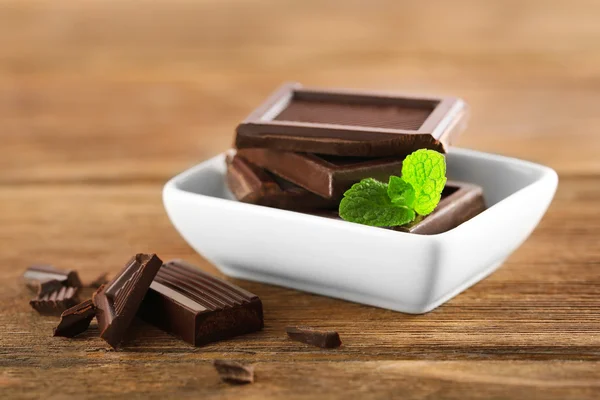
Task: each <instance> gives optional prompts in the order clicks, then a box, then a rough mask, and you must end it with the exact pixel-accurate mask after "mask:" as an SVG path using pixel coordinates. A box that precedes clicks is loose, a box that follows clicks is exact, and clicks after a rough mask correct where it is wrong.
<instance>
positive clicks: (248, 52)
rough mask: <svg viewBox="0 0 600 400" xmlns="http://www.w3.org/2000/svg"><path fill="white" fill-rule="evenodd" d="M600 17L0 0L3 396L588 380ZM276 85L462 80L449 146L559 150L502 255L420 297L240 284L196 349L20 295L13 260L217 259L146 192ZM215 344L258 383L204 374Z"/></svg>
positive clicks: (220, 143) (469, 394)
mask: <svg viewBox="0 0 600 400" xmlns="http://www.w3.org/2000/svg"><path fill="white" fill-rule="evenodd" d="M315 7H318V10H319V11H318V12H315V11H314V10H315ZM599 12H600V4H599V3H597V2H594V1H589V0H571V1H563V0H552V1H544V0H531V1H512V0H511V1H488V2H480V1H476V0H456V1H452V2H446V1H435V2H399V1H391V0H389V1H385V0H376V1H369V2H361V1H345V2H343V4H341V3H339V2H335V1H333V0H326V1H318V2H317V1H316V0H315V1H312V0H305V1H291V0H288V1H278V2H269V1H266V0H258V1H254V2H246V1H242V0H230V1H227V2H223V1H215V0H200V1H189V0H175V1H160V2H159V1H155V2H144V3H143V6H141V5H140V3H139V2H135V1H131V0H125V1H115V0H109V1H97V0H91V1H86V2H53V1H48V0H35V1H34V0H0V282H2V285H0V397H2V398H32V399H33V398H40V397H46V398H48V397H50V398H51V397H55V398H61V397H67V396H69V397H71V396H83V397H85V396H89V395H90V393H93V392H97V391H99V390H105V391H106V392H104V394H105V397H112V398H121V397H127V398H130V397H132V396H133V397H136V396H142V397H146V396H148V397H157V398H164V397H174V398H188V397H189V398H197V397H207V398H236V397H244V398H257V399H258V398H261V399H262V398H314V397H319V398H347V397H352V396H354V397H359V398H367V399H368V398H389V397H392V396H400V395H401V396H402V398H407V399H411V398H436V399H437V398H450V399H453V398H456V399H463V398H481V399H487V398H534V397H538V398H544V399H565V398H580V399H585V398H590V399H593V398H598V397H599V396H600V388H599V385H598V382H600V372H599V371H600V368H599V365H598V362H600V335H599V333H600V311H599V310H600V289H599V288H600V244H599V239H598V234H599V233H600V211H599V210H598V203H599V202H600V158H598V156H597V155H598V154H599V153H600V134H598V129H599V128H600V117H599V114H598V111H597V108H598V101H599V100H600V87H599V86H598V82H599V77H600V75H599V73H598V71H600V51H599V50H600V25H598V24H597V15H598V13H599ZM289 80H298V81H300V82H302V83H303V84H305V85H309V86H332V87H357V88H364V89H375V90H405V91H409V92H410V91H413V92H425V93H430V94H439V95H458V96H461V97H464V98H465V99H466V100H467V102H468V103H469V104H470V105H471V107H472V115H473V117H472V121H471V124H470V128H469V129H468V131H467V132H466V133H465V134H464V135H463V137H462V139H461V141H460V145H461V146H464V147H470V148H475V149H479V150H484V151H491V152H495V153H501V154H506V155H511V156H516V157H520V158H525V159H529V160H532V161H537V162H541V163H544V164H548V165H550V166H552V167H554V168H556V169H557V170H558V172H559V175H560V178H561V182H560V184H559V189H558V192H557V195H556V199H555V201H554V203H553V204H552V206H551V207H550V210H549V212H548V214H547V216H546V217H545V218H544V220H543V221H542V223H541V225H540V226H539V228H538V229H537V230H536V231H535V232H534V234H533V236H532V237H531V238H530V239H529V240H528V241H527V242H526V243H525V244H524V245H523V246H522V247H521V248H520V249H519V250H518V251H517V252H516V253H515V254H514V255H513V256H512V257H511V258H510V259H509V260H508V261H507V262H506V264H505V265H504V266H503V267H502V268H501V269H500V270H499V271H498V272H496V273H495V274H494V275H492V276H491V277H489V278H488V279H486V280H485V281H483V282H481V283H479V284H477V285H475V286H474V287H472V288H471V289H469V290H467V291H466V292H465V293H463V294H461V295H460V296H458V297H456V298H455V299H453V300H452V301H451V302H449V303H448V304H446V305H444V306H442V307H440V308H439V309H437V310H435V311H434V312H431V313H429V314H426V315H422V316H410V315H404V314H399V313H394V312H391V311H386V310H380V309H376V308H372V307H366V306H361V305H357V304H352V303H348V302H343V301H339V300H334V299H329V298H325V297H321V296H315V295H309V294H305V293H300V292H296V291H293V290H288V289H283V288H278V287H273V286H268V285H262V284H258V283H251V282H244V281H236V283H238V284H240V285H241V286H243V287H246V288H248V289H249V290H251V291H252V292H254V293H257V294H258V295H260V296H261V298H262V299H263V301H264V305H265V313H266V314H265V315H266V327H265V330H264V332H262V333H257V334H252V335H247V336H244V337H240V338H236V339H233V340H230V341H226V342H221V343H214V344H211V345H209V346H206V347H203V348H192V347H190V346H188V345H187V344H186V343H184V342H182V341H179V340H176V339H174V338H172V337H170V336H168V335H167V334H165V333H163V332H161V331H159V330H157V329H155V328H153V327H150V326H148V325H146V324H144V323H142V322H138V323H137V324H136V329H135V330H134V334H133V335H132V338H131V339H130V341H129V343H128V346H127V347H126V348H125V349H126V350H125V351H119V352H111V351H106V345H105V344H104V343H103V342H102V340H100V339H98V338H97V329H96V328H95V327H93V328H92V330H91V331H90V332H89V333H87V334H85V335H83V337H81V338H79V339H75V340H66V339H61V338H58V339H57V338H52V337H51V332H52V328H53V327H54V326H55V324H56V323H57V322H58V321H57V319H54V318H43V317H39V316H38V315H37V314H35V313H34V312H32V311H31V310H30V308H29V306H28V305H27V300H28V296H29V294H27V293H26V291H25V290H24V289H23V287H22V285H21V284H20V283H19V282H18V279H17V278H18V277H19V275H20V274H21V273H22V270H23V269H24V268H25V267H26V266H27V265H28V264H29V263H32V262H36V261H43V262H53V263H55V264H57V265H58V266H64V267H67V268H75V269H78V270H79V271H80V274H81V276H82V278H83V279H85V280H88V281H89V280H91V279H94V278H95V277H96V276H97V275H98V274H99V273H101V272H104V271H110V272H113V273H114V272H116V271H118V269H119V268H121V266H122V264H123V263H124V262H125V261H126V260H127V259H128V258H129V256H130V255H131V254H132V253H134V252H139V251H144V252H147V251H153V252H156V253H158V254H159V255H160V256H161V257H163V258H164V259H169V258H175V257H181V258H185V259H188V260H190V261H192V262H194V263H197V264H198V265H200V266H201V267H202V268H203V269H205V270H207V271H210V272H213V273H217V272H216V270H215V269H214V267H212V266H211V265H209V264H208V263H207V262H206V261H203V260H202V259H201V258H200V257H199V256H198V255H196V254H195V253H194V252H193V250H192V249H190V248H189V247H188V246H187V244H185V243H184V242H183V240H182V239H181V238H180V237H179V236H178V234H177V233H176V232H175V230H174V229H173V228H172V227H171V225H170V223H169V221H168V219H167V217H166V215H165V213H164V211H163V208H162V205H161V192H160V191H161V186H162V184H163V183H164V182H165V181H166V180H167V179H168V178H169V177H171V176H172V175H174V174H176V173H177V172H179V171H181V170H183V169H184V168H187V167H188V166H191V165H193V164H195V163H197V162H198V161H200V160H203V159H206V158H208V157H210V156H212V155H214V154H216V153H218V152H221V151H222V150H224V149H226V148H228V147H229V146H230V145H231V143H232V140H233V130H234V128H235V125H236V124H237V123H238V122H239V121H241V120H242V119H243V118H244V117H245V116H246V115H247V114H248V113H249V112H250V111H251V110H252V109H254V107H255V106H256V105H258V104H259V103H260V102H261V101H262V100H263V99H264V97H265V96H266V95H268V94H269V93H270V92H271V91H272V90H273V89H274V88H275V87H277V86H278V85H279V84H280V83H282V82H284V81H289ZM233 93H235V95H233ZM324 315H325V317H324ZM297 324H307V325H313V326H316V327H321V328H335V329H336V330H338V331H339V332H340V334H341V336H342V340H343V342H344V346H343V347H342V348H340V349H339V350H336V351H323V350H320V349H315V348H311V347H307V346H304V345H302V344H299V343H294V342H290V341H289V340H287V339H286V337H285V331H284V328H285V326H287V325H297ZM215 358H232V359H236V360H241V361H245V362H254V363H256V364H257V366H256V368H257V382H256V383H255V384H254V385H252V386H246V387H229V386H227V385H225V384H222V383H220V382H219V380H218V377H217V376H216V373H215V372H214V371H213V369H212V367H211V366H210V361H211V360H213V359H215ZM91 373H93V378H92V377H91V375H90V374H91ZM73 382H84V383H85V385H89V387H86V386H85V385H79V384H77V385H75V384H72V383H73Z"/></svg>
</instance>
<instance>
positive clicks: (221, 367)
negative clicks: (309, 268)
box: [213, 360, 254, 384]
mask: <svg viewBox="0 0 600 400" xmlns="http://www.w3.org/2000/svg"><path fill="white" fill-rule="evenodd" d="M213 365H214V367H215V369H216V370H217V372H218V373H219V376H220V377H221V380H223V381H224V382H228V383H237V384H244V383H253V382H254V366H252V365H243V364H240V363H238V362H235V361H229V360H214V361H213Z"/></svg>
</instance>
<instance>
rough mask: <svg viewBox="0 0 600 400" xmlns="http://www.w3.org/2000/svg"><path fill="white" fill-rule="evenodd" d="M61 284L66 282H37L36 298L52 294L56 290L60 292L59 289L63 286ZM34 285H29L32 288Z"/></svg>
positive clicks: (54, 280) (53, 280) (52, 280)
mask: <svg viewBox="0 0 600 400" xmlns="http://www.w3.org/2000/svg"><path fill="white" fill-rule="evenodd" d="M63 283H66V281H57V280H56V279H51V280H49V281H44V282H39V281H38V282H37V291H36V292H37V295H38V297H42V296H44V295H46V294H48V293H52V292H55V291H57V290H60V288H62V287H64V286H65V285H63ZM34 285H35V284H33V283H32V284H31V286H32V287H34ZM32 287H30V289H32Z"/></svg>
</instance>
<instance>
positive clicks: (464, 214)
mask: <svg viewBox="0 0 600 400" xmlns="http://www.w3.org/2000/svg"><path fill="white" fill-rule="evenodd" d="M484 210H485V201H484V198H483V189H482V188H481V187H479V186H476V185H472V184H469V183H464V182H456V181H448V182H446V186H445V187H444V190H443V191H442V199H441V200H440V202H439V204H438V205H437V207H436V208H435V210H434V211H433V212H432V213H431V214H429V215H427V216H424V217H423V216H417V218H416V219H415V220H414V221H413V222H410V223H408V224H406V225H402V226H395V227H392V228H386V229H392V230H395V231H399V232H407V233H418V234H421V235H437V234H439V233H444V232H447V231H449V230H451V229H454V228H456V227H457V226H459V225H460V224H462V223H464V222H466V221H468V220H470V219H471V218H473V217H475V216H476V215H477V214H479V213H481V212H482V211H484ZM311 214H313V215H318V216H320V217H325V218H333V219H341V218H340V216H339V214H338V212H337V211H322V212H312V213H311Z"/></svg>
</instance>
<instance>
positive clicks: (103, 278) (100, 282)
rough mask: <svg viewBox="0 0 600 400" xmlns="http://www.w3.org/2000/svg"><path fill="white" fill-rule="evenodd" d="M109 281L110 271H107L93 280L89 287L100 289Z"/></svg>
mask: <svg viewBox="0 0 600 400" xmlns="http://www.w3.org/2000/svg"><path fill="white" fill-rule="evenodd" d="M108 281H109V279H108V273H106V272H105V273H103V274H101V275H98V277H97V278H96V279H94V280H93V281H91V282H90V284H89V285H88V287H91V288H95V289H98V288H99V287H100V286H102V285H104V284H105V283H108Z"/></svg>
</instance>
